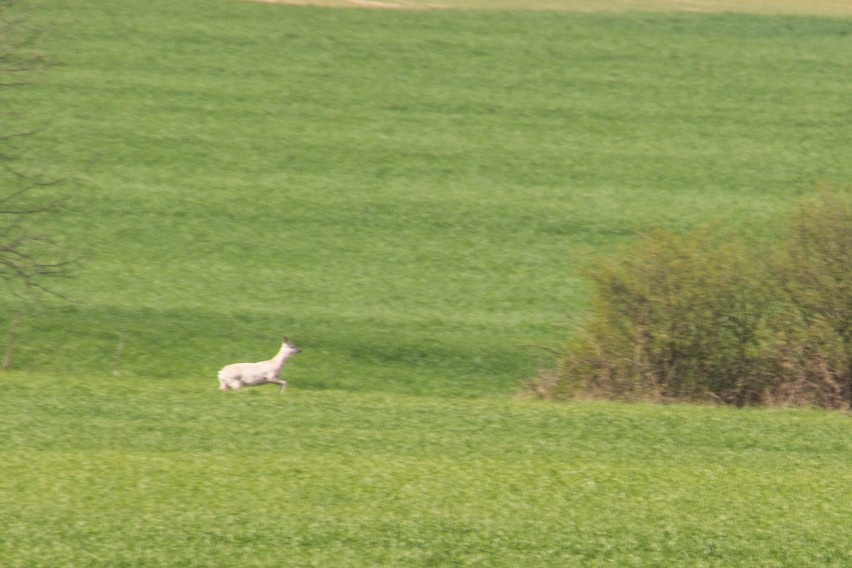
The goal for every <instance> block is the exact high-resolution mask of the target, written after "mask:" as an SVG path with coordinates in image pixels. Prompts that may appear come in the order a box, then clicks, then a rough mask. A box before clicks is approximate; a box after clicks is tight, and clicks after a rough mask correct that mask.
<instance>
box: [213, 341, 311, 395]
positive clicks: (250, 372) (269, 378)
mask: <svg viewBox="0 0 852 568" xmlns="http://www.w3.org/2000/svg"><path fill="white" fill-rule="evenodd" d="M301 352H302V350H301V349H299V348H298V347H296V346H295V345H293V344H292V343H290V341H289V340H288V339H287V338H286V337H285V338H284V343H282V344H281V349H280V350H279V351H278V354H277V355H276V356H275V357H273V358H272V359H270V360H269V361H260V362H259V363H234V364H233V365H226V366H225V367H222V370H221V371H219V388H220V389H222V390H229V389H233V390H240V389H241V388H243V387H256V386H259V385H265V384H276V385H280V386H281V392H284V391H285V390H286V389H287V381H282V380H281V379H279V378H278V375H279V374H281V367H283V366H284V362H285V361H286V360H287V359H288V358H290V357H291V356H292V355H295V354H296V353H301Z"/></svg>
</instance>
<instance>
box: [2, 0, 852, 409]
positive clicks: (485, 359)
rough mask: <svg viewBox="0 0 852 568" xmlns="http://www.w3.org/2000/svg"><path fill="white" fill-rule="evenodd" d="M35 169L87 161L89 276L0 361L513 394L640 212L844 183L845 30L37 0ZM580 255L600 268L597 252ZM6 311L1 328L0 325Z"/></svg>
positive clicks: (664, 219) (797, 23)
mask: <svg viewBox="0 0 852 568" xmlns="http://www.w3.org/2000/svg"><path fill="white" fill-rule="evenodd" d="M41 16H42V17H44V18H45V19H46V20H49V21H52V22H54V23H59V24H60V25H55V26H54V27H53V28H52V31H51V33H50V34H49V36H48V37H47V39H46V41H45V43H46V44H47V45H46V48H45V49H46V50H47V51H48V52H49V53H50V54H55V56H56V57H57V58H59V59H60V60H61V62H62V64H61V65H59V66H57V67H56V68H53V69H51V70H50V72H49V73H47V74H46V76H45V77H44V79H43V80H42V82H41V83H40V84H39V85H38V86H37V87H36V88H33V89H29V90H28V91H17V92H16V91H12V92H10V93H9V96H10V97H26V105H27V106H28V107H29V108H30V109H31V110H32V113H33V114H34V115H36V116H37V117H51V122H50V126H49V128H47V129H46V132H45V133H44V134H43V135H42V136H40V137H38V138H37V139H36V140H34V141H32V142H33V143H34V144H40V145H42V146H43V147H42V148H34V149H32V150H31V151H30V152H29V153H26V154H25V155H26V156H28V157H29V158H30V159H31V160H33V161H36V162H38V157H39V156H45V157H49V159H50V162H51V165H52V167H53V168H55V169H56V170H57V171H65V172H67V171H78V170H81V171H83V174H82V176H81V177H82V180H81V182H80V183H79V184H78V185H77V188H78V189H77V194H76V195H75V198H74V200H73V202H72V205H71V207H70V209H69V210H68V211H67V212H66V214H65V215H64V216H63V217H62V218H61V219H58V218H53V219H51V223H52V225H51V227H50V230H51V231H54V232H55V233H56V234H58V235H59V236H61V237H62V238H64V239H65V240H66V241H67V243H68V244H69V246H70V247H71V248H72V249H73V250H82V251H84V255H85V257H86V258H85V260H86V262H85V264H84V266H83V268H82V271H81V273H80V276H79V278H77V279H75V280H73V281H70V282H67V283H62V285H61V287H60V288H61V291H63V292H65V293H67V294H68V295H70V296H72V297H74V298H77V299H78V300H79V303H77V304H74V305H65V304H62V303H51V304H49V305H47V306H46V307H27V306H25V307H23V308H22V307H21V306H20V303H19V302H17V301H16V300H13V299H9V300H6V301H4V304H5V305H6V306H7V307H6V309H5V310H4V311H5V312H6V313H9V314H11V313H12V312H13V311H16V310H20V309H22V310H24V319H23V323H22V326H21V330H20V333H19V335H18V338H19V340H18V349H17V352H16V364H17V366H18V367H19V368H30V369H42V370H49V371H54V372H58V371H60V370H61V372H73V373H85V374H90V375H92V374H93V375H100V376H103V375H107V374H109V373H110V372H111V371H112V370H113V366H114V364H115V363H114V359H115V357H114V355H115V352H116V350H117V345H118V344H119V341H120V339H119V338H120V337H121V336H124V337H125V340H126V341H125V348H124V350H123V352H122V358H121V368H122V370H123V372H124V373H125V374H129V375H139V376H158V377H172V378H178V377H186V376H200V375H206V376H212V374H213V373H214V372H215V370H216V368H218V367H219V366H220V365H221V364H223V363H225V362H228V361H231V360H233V359H246V358H262V357H266V356H268V355H269V354H271V353H272V352H274V349H275V338H276V337H277V336H279V335H280V334H281V333H288V334H289V335H291V336H292V337H294V339H296V341H297V342H298V343H300V344H301V345H302V346H303V347H305V353H304V354H303V355H301V356H300V358H299V359H298V362H295V363H293V366H292V369H291V373H292V378H293V379H294V381H295V382H296V383H297V384H299V385H300V386H301V387H302V388H328V387H333V388H345V389H365V390H376V389H378V390H388V389H390V390H396V391H402V392H425V393H432V394H438V393H444V394H455V395H460V394H461V395H465V394H468V395H481V394H504V393H507V392H510V391H511V390H512V389H513V388H514V386H515V385H516V384H517V381H518V380H519V379H521V378H523V377H525V376H529V375H530V374H531V373H533V372H534V369H535V367H536V364H537V363H538V362H539V360H540V356H539V355H538V354H537V353H536V352H535V350H532V349H530V348H528V346H529V345H532V344H541V343H549V342H552V341H554V340H555V339H556V338H558V336H559V335H560V334H561V331H560V330H554V328H553V327H552V323H553V322H554V321H556V320H558V319H560V318H561V316H562V314H564V313H581V312H582V309H583V288H582V285H581V283H580V282H579V281H578V279H577V277H576V274H577V269H578V267H579V266H580V265H581V264H582V262H584V259H586V258H587V257H588V258H594V256H595V255H597V254H603V253H605V251H606V250H608V249H609V248H610V247H611V246H613V245H615V244H618V243H619V242H621V241H622V240H623V239H625V238H630V237H631V236H632V235H634V234H635V233H636V232H637V231H641V230H644V229H646V228H647V227H648V226H649V225H652V224H657V223H660V224H665V225H668V226H670V227H674V228H687V227H691V226H695V225H696V224H699V223H702V222H704V221H706V220H708V219H722V220H724V222H726V223H733V224H744V223H754V224H756V225H757V226H761V223H763V222H765V221H766V220H767V219H769V218H771V216H773V215H774V214H776V213H777V212H778V211H779V210H782V209H784V208H785V207H787V206H788V204H789V202H790V200H791V198H792V197H794V196H795V194H796V192H797V191H798V190H799V189H800V188H802V187H808V186H809V185H810V184H812V183H813V182H814V181H815V180H819V179H825V180H829V181H845V180H848V179H849V177H850V173H852V172H850V170H852V165H850V162H849V160H848V156H849V155H850V143H849V140H850V137H849V136H848V134H849V127H848V125H849V124H850V120H849V118H850V117H849V107H848V104H847V101H848V97H847V95H848V89H849V83H848V80H847V74H845V72H844V71H845V69H848V67H849V64H850V59H852V52H850V49H849V40H848V37H849V36H848V33H849V30H850V26H849V22H848V20H817V19H788V18H763V17H760V18H758V17H734V16H661V15H654V16H648V15H628V16H592V15H571V14H565V15H558V16H557V15H552V14H537V13H526V14H524V13H510V14H506V13H467V12H447V11H432V12H404V11H365V10H346V11H329V10H318V9H310V8H292V7H281V6H265V5H256V4H246V3H237V2H230V1H227V2H226V1H218V2H196V3H192V2H188V3H179V4H174V3H171V2H151V3H146V4H145V5H144V6H140V5H139V4H138V3H131V2H109V3H101V4H98V3H90V4H87V5H86V6H76V5H75V6H73V7H72V6H71V4H66V3H62V2H57V3H51V5H50V6H46V7H45V8H44V10H43V12H42V14H41ZM588 255H591V256H588ZM7 321H8V320H7Z"/></svg>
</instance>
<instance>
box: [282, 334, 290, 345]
mask: <svg viewBox="0 0 852 568" xmlns="http://www.w3.org/2000/svg"><path fill="white" fill-rule="evenodd" d="M282 339H283V340H284V343H290V340H289V339H287V336H286V335H285V336H283V337H282Z"/></svg>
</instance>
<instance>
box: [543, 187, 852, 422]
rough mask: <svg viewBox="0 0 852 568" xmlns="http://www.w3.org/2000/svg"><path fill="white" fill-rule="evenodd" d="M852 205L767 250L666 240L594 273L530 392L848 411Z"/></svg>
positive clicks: (812, 212)
mask: <svg viewBox="0 0 852 568" xmlns="http://www.w3.org/2000/svg"><path fill="white" fill-rule="evenodd" d="M851 195H852V193H850V191H848V190H834V191H828V190H826V191H823V192H822V193H820V194H819V196H818V197H815V198H811V199H809V200H807V201H805V202H803V203H802V204H801V206H800V207H799V209H798V211H797V213H796V214H794V215H792V216H790V217H787V218H785V220H784V222H785V223H787V227H786V229H785V230H784V233H785V234H784V236H783V238H781V239H780V241H773V242H772V243H771V244H765V245H760V244H757V243H755V242H751V241H750V240H748V239H745V238H739V237H737V236H735V235H734V236H732V235H730V234H726V233H725V232H724V231H721V230H719V229H718V227H717V228H703V229H701V230H699V231H696V232H693V233H690V234H686V235H678V234H674V233H670V232H665V231H657V232H654V233H652V234H649V235H647V236H645V237H643V238H641V239H639V240H638V241H637V242H636V243H634V245H633V246H632V247H631V248H630V249H629V250H628V251H626V253H625V254H624V256H623V257H621V258H620V259H619V260H617V261H614V262H609V263H605V264H602V265H600V266H597V267H595V268H594V269H592V270H591V271H590V274H589V277H590V280H591V283H592V289H593V292H594V293H593V300H592V311H591V313H592V315H591V316H590V318H589V320H588V321H587V322H586V324H585V325H584V327H583V328H582V329H581V331H580V332H579V333H577V334H575V336H574V337H573V338H572V339H571V340H569V342H568V343H567V344H566V345H565V346H564V347H563V348H562V349H560V350H559V354H558V357H557V360H556V364H555V365H554V366H553V368H550V369H547V370H545V371H542V372H541V373H540V374H539V376H538V377H537V378H536V379H535V380H533V381H531V382H530V384H529V387H530V389H531V392H533V393H534V394H535V395H537V396H540V397H543V398H551V399H568V398H575V397H595V398H608V399H617V400H655V401H661V402H664V401H716V402H720V403H725V404H733V405H737V406H746V405H760V404H796V405H816V406H821V407H827V408H838V409H848V408H849V407H850V405H852V378H850V368H852V323H850V322H852V285H851V284H850V277H852V199H850V196H851Z"/></svg>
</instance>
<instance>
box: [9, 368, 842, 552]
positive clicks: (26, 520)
mask: <svg viewBox="0 0 852 568" xmlns="http://www.w3.org/2000/svg"><path fill="white" fill-rule="evenodd" d="M207 384H208V383H207V381H206V380H204V379H192V380H185V381H171V382H170V383H169V385H170V387H169V388H164V383H163V382H162V381H156V380H151V379H125V380H122V381H121V382H120V386H121V388H115V389H104V388H102V387H103V382H102V381H92V380H90V379H86V378H78V377H65V378H63V380H62V381H57V380H55V378H54V377H49V376H40V375H31V374H28V375H20V374H18V373H13V374H12V375H11V376H9V377H7V378H6V379H5V380H4V381H3V382H2V383H0V417H2V418H0V420H2V425H3V429H4V436H3V437H2V439H1V440H0V464H2V465H0V467H2V473H3V475H2V476H0V511H2V518H3V531H2V532H0V558H3V560H4V562H3V565H4V566H21V567H23V566H80V565H89V566H122V565H134V566H221V565H240V566H312V565H313V566H335V567H338V566H339V567H347V566H400V567H403V566H506V567H514V566H541V567H545V566H556V565H561V566H604V565H607V566H610V565H617V566H629V565H633V564H637V565H638V564H642V565H656V566H672V565H688V566H696V565H700V566H720V567H721V566H725V567H727V566H756V565H758V566H837V567H840V566H845V565H848V561H849V558H850V550H849V542H848V539H847V538H846V535H847V534H848V532H849V531H848V529H849V527H850V524H849V509H848V503H849V501H850V499H852V475H850V467H849V464H850V455H852V422H850V420H849V418H848V417H847V416H844V415H842V414H839V413H825V412H812V411H802V410H799V411H795V412H790V411H747V410H741V411H735V410H730V409H722V408H713V407H707V408H701V407H688V406H669V407H654V406H644V405H633V406H629V405H614V404H573V405H554V404H545V403H534V402H530V401H513V400H500V401H494V400H478V401H474V400H459V399H450V398H431V397H410V396H403V395H385V394H381V393H375V394H366V393H342V392H339V391H337V392H331V391H327V392H316V391H305V390H299V389H295V388H294V389H291V390H290V391H289V392H288V394H287V395H284V396H280V395H279V394H278V393H277V392H276V389H273V388H269V389H256V390H253V391H246V392H242V393H239V394H238V395H236V396H226V395H222V396H211V393H210V392H209V391H208V390H207ZM212 394H214V395H215V394H216V393H212Z"/></svg>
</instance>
